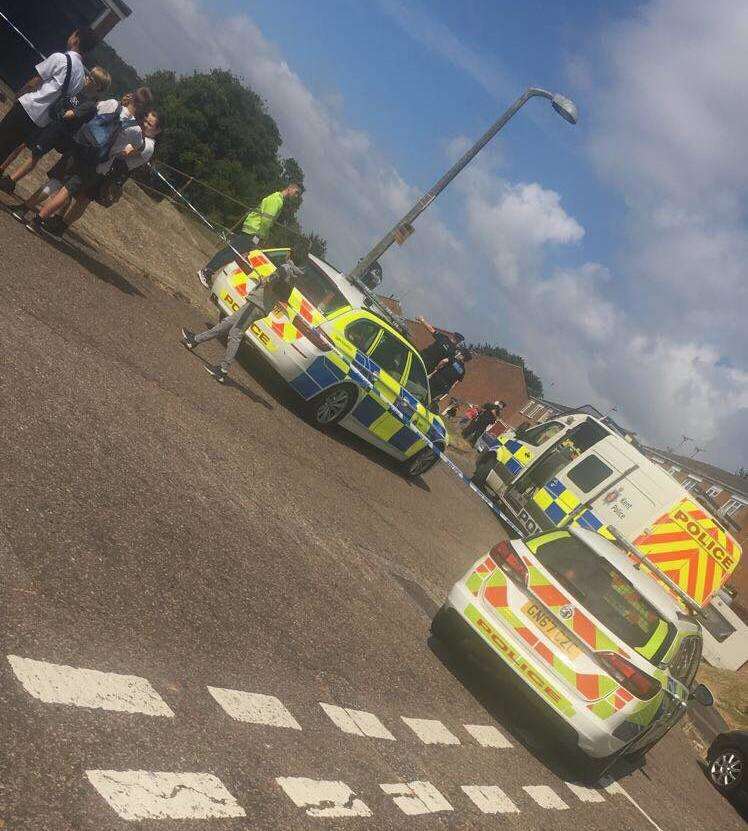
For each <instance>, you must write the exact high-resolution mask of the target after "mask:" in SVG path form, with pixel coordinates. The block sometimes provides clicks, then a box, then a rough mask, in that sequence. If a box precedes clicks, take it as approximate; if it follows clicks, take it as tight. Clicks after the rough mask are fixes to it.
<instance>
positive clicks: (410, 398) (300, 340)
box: [211, 248, 447, 476]
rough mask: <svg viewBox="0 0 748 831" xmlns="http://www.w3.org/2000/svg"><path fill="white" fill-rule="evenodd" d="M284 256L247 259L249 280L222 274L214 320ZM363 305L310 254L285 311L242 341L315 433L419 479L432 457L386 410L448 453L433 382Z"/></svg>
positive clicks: (237, 271) (228, 271) (234, 266)
mask: <svg viewBox="0 0 748 831" xmlns="http://www.w3.org/2000/svg"><path fill="white" fill-rule="evenodd" d="M289 256H290V252H289V249H287V248H283V249H269V250H265V251H259V250H258V251H251V252H249V254H248V255H247V259H248V260H249V263H250V264H251V265H252V268H253V269H254V270H253V272H252V274H250V275H247V274H246V273H245V272H244V270H243V269H242V268H241V267H240V266H239V264H238V263H236V262H232V263H230V264H229V265H227V266H226V267H225V268H224V269H222V270H221V271H219V272H218V273H217V274H216V277H215V279H214V281H213V286H212V289H211V295H212V299H213V302H214V303H215V304H216V305H217V307H218V309H219V311H220V312H221V313H222V314H230V313H231V312H233V311H236V310H237V309H238V308H240V306H242V305H243V304H244V303H245V302H246V299H245V298H246V295H247V293H248V292H250V291H251V290H252V289H253V288H254V286H255V285H256V283H257V281H258V279H260V277H264V276H269V275H270V274H271V273H272V272H273V271H274V270H275V267H276V266H278V265H280V264H281V263H282V262H284V261H285V260H287V259H288V257H289ZM244 267H245V268H246V266H244ZM368 303H369V300H368V298H367V297H366V296H365V295H364V294H363V292H361V291H360V290H359V289H358V288H357V287H356V286H354V285H352V284H351V283H350V282H349V281H348V280H347V279H346V277H345V276H344V275H342V274H340V272H338V271H337V270H336V269H334V268H333V267H332V266H331V265H329V264H328V263H326V262H324V261H323V260H321V259H319V258H318V257H315V256H313V255H310V256H309V258H308V261H307V263H306V265H305V266H304V267H303V269H301V273H300V274H298V275H297V276H296V277H295V278H294V286H293V289H292V291H291V293H290V296H289V298H288V302H287V304H285V306H283V305H281V304H279V305H278V306H276V308H275V309H274V310H273V312H272V313H271V314H270V315H268V316H267V317H265V318H262V319H261V320H258V321H256V322H255V323H253V324H252V325H251V327H250V328H249V329H248V330H247V333H246V339H247V340H248V341H249V342H250V343H251V344H252V346H254V347H256V348H257V350H259V352H260V354H261V355H262V356H263V357H264V358H265V360H267V361H268V363H270V364H271V366H273V368H274V369H275V370H276V371H277V372H278V373H279V374H280V375H281V376H282V377H283V378H285V380H286V381H287V382H288V383H289V384H290V386H291V387H292V388H293V389H294V390H295V391H296V392H297V393H298V395H299V396H300V397H301V398H302V399H303V401H304V402H305V409H306V410H307V412H308V414H309V417H310V419H311V420H312V421H313V422H314V423H315V424H317V425H318V426H320V427H327V426H329V425H333V424H339V425H341V426H342V427H345V428H346V429H347V430H349V431H350V432H352V433H355V434H356V435H358V436H360V437H362V438H363V439H365V440H366V441H367V442H369V443H371V444H373V445H375V446H376V447H379V448H380V449H381V450H383V451H384V452H385V453H387V454H388V455H390V456H392V457H394V458H395V459H397V460H398V461H401V462H402V465H403V472H404V473H405V474H406V475H408V476H419V475H421V474H423V473H425V472H426V471H427V470H429V469H430V468H431V467H433V465H434V464H436V462H437V461H438V459H437V456H436V454H435V453H434V451H433V450H432V449H431V448H430V447H429V446H428V445H427V444H426V443H425V442H424V441H423V440H422V439H420V438H419V436H418V435H417V433H416V432H414V431H413V430H412V429H411V428H410V427H409V426H407V425H405V424H403V423H402V421H400V420H399V419H398V418H396V417H395V416H394V415H392V414H391V413H390V412H389V411H388V409H387V407H386V406H385V404H384V403H383V402H389V403H390V404H395V405H396V406H398V408H399V409H400V410H401V411H404V412H405V413H406V414H407V416H408V417H409V419H410V420H409V424H410V425H412V426H414V427H416V428H417V429H418V431H420V432H421V433H423V434H424V435H426V436H427V437H428V438H429V439H430V440H431V441H432V442H433V443H434V444H435V445H437V446H438V447H439V448H440V449H444V448H445V447H446V445H447V431H446V427H445V426H444V422H443V421H442V419H441V417H440V416H439V415H438V413H433V412H431V410H430V409H429V408H430V406H431V395H430V391H429V382H428V377H427V375H426V369H425V367H424V364H423V361H422V359H421V356H420V355H419V354H418V350H417V349H416V348H415V347H414V346H413V345H412V344H411V343H409V341H408V340H407V338H405V337H404V336H403V335H402V334H401V333H400V332H399V331H397V329H396V328H395V326H394V325H392V324H391V323H390V322H388V320H387V319H385V317H384V313H383V311H378V310H377V309H376V307H371V306H368V305H367V304H368ZM354 360H356V364H357V365H358V366H363V367H366V368H367V369H369V370H371V371H370V372H367V375H368V378H369V380H371V381H372V382H373V383H374V386H375V389H376V392H375V393H372V392H369V391H367V389H365V388H364V386H363V385H361V384H360V383H357V380H356V377H355V372H354V373H352V372H351V364H352V362H353V361H354Z"/></svg>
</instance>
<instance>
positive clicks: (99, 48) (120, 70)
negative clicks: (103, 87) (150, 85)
mask: <svg viewBox="0 0 748 831" xmlns="http://www.w3.org/2000/svg"><path fill="white" fill-rule="evenodd" d="M86 64H87V65H88V66H89V67H94V66H103V67H104V69H106V70H107V71H108V72H109V74H110V75H111V76H112V86H111V88H110V90H109V93H108V97H110V98H120V97H122V95H123V94H124V93H126V92H127V91H128V90H131V89H137V88H138V87H142V86H143V80H142V79H141V77H140V76H139V75H138V73H137V71H136V70H135V68H134V67H132V66H130V64H129V63H127V62H126V61H123V60H122V58H121V57H120V56H119V53H118V52H116V51H115V50H114V49H113V48H112V47H111V46H110V45H109V44H108V43H107V42H106V41H104V40H102V41H100V42H99V43H98V44H97V45H96V46H95V47H94V48H93V49H92V50H91V51H90V52H89V53H88V55H86Z"/></svg>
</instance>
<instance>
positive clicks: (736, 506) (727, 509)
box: [720, 499, 745, 516]
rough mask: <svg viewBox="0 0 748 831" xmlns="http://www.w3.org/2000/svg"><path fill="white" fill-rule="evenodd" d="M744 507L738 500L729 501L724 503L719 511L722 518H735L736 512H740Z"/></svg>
mask: <svg viewBox="0 0 748 831" xmlns="http://www.w3.org/2000/svg"><path fill="white" fill-rule="evenodd" d="M744 507H745V503H743V502H741V501H740V500H739V499H731V500H730V501H729V502H725V504H724V505H723V506H722V509H721V510H720V513H721V514H722V516H735V514H737V513H738V511H740V510H742V509H743V508H744Z"/></svg>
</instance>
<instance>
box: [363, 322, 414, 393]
mask: <svg viewBox="0 0 748 831" xmlns="http://www.w3.org/2000/svg"><path fill="white" fill-rule="evenodd" d="M408 352H409V349H408V347H407V346H406V345H405V344H404V343H402V342H401V341H399V340H398V339H397V338H396V337H395V336H394V335H392V334H391V333H390V332H388V331H387V330H385V331H383V332H382V339H381V340H380V341H379V343H378V344H377V345H376V347H375V348H374V350H373V351H372V353H371V359H372V360H373V361H374V362H375V363H377V364H378V365H379V366H380V367H381V368H382V369H383V370H384V371H385V372H386V373H387V374H388V375H390V376H391V377H392V378H394V379H395V381H397V382H398V383H399V382H400V381H401V380H402V377H403V373H404V372H405V364H406V363H407V361H408Z"/></svg>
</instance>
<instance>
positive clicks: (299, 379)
mask: <svg viewBox="0 0 748 831" xmlns="http://www.w3.org/2000/svg"><path fill="white" fill-rule="evenodd" d="M347 351H348V350H347ZM350 351H351V352H352V351H353V350H350ZM351 365H352V366H353V367H355V368H356V369H357V370H358V371H359V372H361V373H362V374H363V375H364V376H365V377H367V378H368V379H369V380H370V381H371V382H372V383H373V384H376V385H377V394H378V396H381V398H382V399H384V401H387V402H389V403H390V404H393V405H394V406H395V407H397V408H398V410H400V412H401V413H403V415H405V416H407V417H409V418H410V419H412V418H413V417H414V416H416V414H417V412H418V399H416V398H415V396H413V395H412V394H411V393H410V392H408V390H406V389H404V388H403V387H400V386H399V385H396V389H393V387H392V382H390V383H387V382H385V380H384V378H382V376H381V370H380V367H379V366H378V364H376V363H375V362H374V361H372V360H371V358H369V357H368V356H367V355H365V354H364V353H363V352H361V351H360V350H355V354H353V355H352V356H351V363H350V364H348V363H346V361H345V360H343V358H342V357H340V356H339V355H337V354H336V353H335V352H331V353H330V354H329V355H320V356H319V357H317V358H315V359H314V361H313V362H312V363H311V365H310V366H309V367H308V369H307V370H306V371H305V372H302V373H300V374H299V375H297V376H296V378H294V379H293V380H292V381H291V386H292V387H293V389H294V390H295V391H296V392H297V393H298V394H299V395H300V396H301V397H302V398H304V399H306V400H307V401H308V400H309V399H311V398H313V397H314V396H315V395H318V394H319V393H321V392H323V391H324V390H326V389H328V388H329V387H332V386H334V385H335V384H339V383H341V382H342V381H344V380H347V379H348V380H353V382H354V383H355V378H353V379H351V374H350V368H351ZM378 396H377V395H375V394H372V393H368V394H367V395H366V396H364V398H362V399H361V401H359V403H358V404H357V405H356V406H355V407H354V408H353V410H352V412H351V416H352V417H353V418H354V419H356V421H358V422H359V424H361V425H362V426H363V427H366V428H367V429H368V430H370V431H371V432H372V433H373V434H374V435H375V436H377V438H379V439H381V440H382V441H384V442H387V443H388V444H391V445H392V446H393V447H395V448H396V449H397V450H399V451H400V452H401V453H403V454H404V455H405V456H412V455H413V454H414V453H417V452H418V451H419V450H420V449H421V448H422V447H424V446H425V443H424V442H423V440H422V439H421V438H420V437H419V435H418V433H417V432H416V431H415V430H413V429H411V427H409V426H408V425H406V424H403V423H402V422H401V421H399V420H398V419H397V418H395V417H394V416H393V415H392V414H391V413H390V411H389V410H388V409H387V407H386V406H385V404H384V403H383V401H381V400H379V399H378ZM423 421H424V424H423V427H424V428H426V429H425V430H424V432H425V433H426V436H427V437H428V438H429V439H430V440H431V441H433V442H443V441H444V438H445V435H446V430H445V428H444V427H443V426H442V425H441V424H440V423H439V422H437V421H436V420H429V421H427V420H426V419H423Z"/></svg>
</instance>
